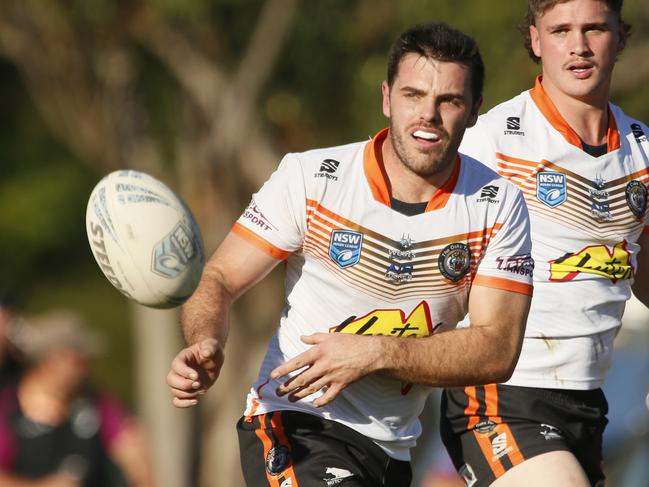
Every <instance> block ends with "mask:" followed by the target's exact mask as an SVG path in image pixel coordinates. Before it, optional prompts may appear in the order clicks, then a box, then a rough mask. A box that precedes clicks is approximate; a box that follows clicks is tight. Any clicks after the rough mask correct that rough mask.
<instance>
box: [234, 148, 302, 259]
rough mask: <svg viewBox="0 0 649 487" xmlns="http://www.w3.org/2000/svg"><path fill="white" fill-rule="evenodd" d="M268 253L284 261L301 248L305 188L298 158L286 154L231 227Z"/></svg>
mask: <svg viewBox="0 0 649 487" xmlns="http://www.w3.org/2000/svg"><path fill="white" fill-rule="evenodd" d="M232 232H233V233H236V234H237V235H239V236H240V237H242V238H244V239H246V240H247V241H248V242H250V243H252V244H253V245H255V246H256V247H258V248H259V249H261V250H263V251H264V252H266V253H267V254H269V255H270V256H272V257H274V258H276V259H278V260H284V259H286V258H288V256H289V255H291V254H292V253H293V252H295V251H296V250H299V249H300V248H301V247H302V242H303V240H304V235H305V232H306V188H305V184H304V177H303V171H302V166H301V163H300V160H299V159H298V157H297V156H296V155H295V154H287V155H286V156H285V157H284V158H283V159H282V161H281V162H280V164H279V167H278V168H277V170H276V171H275V172H274V173H273V174H272V175H271V177H270V178H269V179H268V181H266V182H265V183H264V185H263V186H262V187H261V189H260V190H259V191H258V192H257V193H255V194H254V195H253V197H252V200H251V201H250V204H249V205H248V207H247V208H246V209H245V211H244V212H243V213H242V215H241V216H240V217H239V219H238V220H237V222H236V223H235V224H234V226H233V227H232Z"/></svg>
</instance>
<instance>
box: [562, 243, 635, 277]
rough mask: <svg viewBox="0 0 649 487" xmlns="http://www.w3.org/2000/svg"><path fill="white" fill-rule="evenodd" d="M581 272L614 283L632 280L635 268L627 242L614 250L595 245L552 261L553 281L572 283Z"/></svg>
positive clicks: (618, 245)
mask: <svg viewBox="0 0 649 487" xmlns="http://www.w3.org/2000/svg"><path fill="white" fill-rule="evenodd" d="M581 272H586V273H588V274H597V275H600V276H604V277H608V278H609V279H610V280H611V281H613V282H616V281H618V280H619V279H631V277H633V266H632V265H631V253H630V252H629V251H628V249H627V242H626V240H624V241H622V242H620V243H618V244H616V245H615V247H613V249H612V250H611V249H609V247H607V246H606V245H593V246H589V247H585V248H584V249H582V250H580V251H579V252H576V253H574V254H566V255H564V256H563V257H560V258H559V259H556V260H551V261H550V280H551V281H571V280H573V279H574V278H575V277H576V276H577V275H579V273H581Z"/></svg>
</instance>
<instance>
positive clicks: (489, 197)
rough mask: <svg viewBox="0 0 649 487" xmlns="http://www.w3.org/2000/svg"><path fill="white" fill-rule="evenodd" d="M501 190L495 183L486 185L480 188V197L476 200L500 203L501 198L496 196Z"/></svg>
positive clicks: (478, 201)
mask: <svg viewBox="0 0 649 487" xmlns="http://www.w3.org/2000/svg"><path fill="white" fill-rule="evenodd" d="M499 190H500V188H499V187H498V186H495V185H493V184H490V185H488V186H484V187H483V188H482V189H481V190H480V197H479V198H478V199H477V200H476V202H477V203H484V202H485V201H486V202H487V203H498V202H499V201H500V200H497V199H496V197H497V196H498V191H499Z"/></svg>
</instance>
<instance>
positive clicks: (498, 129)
mask: <svg viewBox="0 0 649 487" xmlns="http://www.w3.org/2000/svg"><path fill="white" fill-rule="evenodd" d="M609 114H610V115H609V132H608V142H607V146H608V147H607V148H608V151H607V153H606V154H604V155H602V156H600V157H593V156H590V155H588V154H587V153H586V152H584V151H583V149H582V145H581V141H580V139H579V137H578V136H577V134H576V133H575V132H574V131H573V130H572V128H571V127H570V126H569V125H568V124H567V122H566V121H565V120H564V119H563V118H562V117H561V115H560V114H559V112H558V111H557V109H556V107H555V106H554V105H553V104H552V102H551V101H550V99H549V98H548V96H547V95H546V94H545V92H544V90H543V87H542V85H541V82H540V79H537V82H536V85H535V87H534V88H533V89H532V90H530V91H527V92H524V93H521V94H520V95H518V96H517V97H515V98H513V99H511V100H509V101H507V102H505V103H502V104H501V105H498V106H497V107H495V108H493V109H492V110H490V111H489V112H488V113H486V114H484V115H482V116H480V118H479V120H478V123H477V125H476V126H475V127H473V128H472V129H470V130H468V131H467V133H466V135H465V137H464V140H463V142H462V145H461V147H460V152H462V153H464V154H468V155H471V156H472V157H474V158H476V159H478V160H480V161H481V162H483V163H485V164H487V165H489V166H490V167H491V168H493V169H494V170H496V171H497V172H499V173H500V174H501V175H503V176H505V177H506V178H507V179H509V180H510V181H511V182H513V183H514V184H516V185H517V186H518V187H519V188H520V189H521V190H522V191H523V194H524V195H525V200H526V202H527V206H528V209H529V212H530V219H531V222H532V256H533V257H534V261H535V269H534V298H533V299H532V307H531V310H530V314H529V318H528V321H527V329H526V333H525V341H524V343H523V351H522V353H521V356H520V359H519V361H518V365H517V368H516V371H515V372H514V375H513V376H512V378H511V379H510V380H509V382H508V384H512V385H520V386H529V387H549V388H563V389H593V388H596V387H600V386H601V385H602V383H603V382H604V379H605V377H606V372H607V370H608V368H609V367H610V364H611V358H612V350H613V340H614V338H615V335H616V334H617V331H618V329H619V327H620V325H621V318H622V314H623V313H624V306H625V302H626V301H627V299H629V297H630V295H631V284H632V283H633V275H634V270H635V265H636V255H637V253H638V250H639V245H638V244H637V243H636V242H637V240H638V238H639V236H640V235H641V233H642V232H643V229H644V227H645V225H646V208H647V188H646V185H647V182H648V180H649V178H648V176H647V173H648V171H649V170H648V166H649V143H648V142H647V135H649V131H648V129H647V127H646V126H645V125H643V124H641V123H639V122H637V121H636V120H632V119H631V118H629V117H627V116H626V115H625V114H624V113H622V111H621V110H620V109H619V108H618V107H616V106H614V105H610V108H609Z"/></svg>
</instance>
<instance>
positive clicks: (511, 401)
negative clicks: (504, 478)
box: [440, 384, 608, 487]
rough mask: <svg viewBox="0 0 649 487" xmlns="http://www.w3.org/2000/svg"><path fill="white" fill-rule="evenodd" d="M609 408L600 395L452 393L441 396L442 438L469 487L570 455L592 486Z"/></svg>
mask: <svg viewBox="0 0 649 487" xmlns="http://www.w3.org/2000/svg"><path fill="white" fill-rule="evenodd" d="M607 413H608V403H607V402H606V398H605V397H604V393H603V392H602V390H601V389H595V390H591V391H577V390H561V389H538V388H533V387H516V386H506V385H501V384H498V385H496V384H489V385H486V386H475V387H465V388H461V387H457V388H449V389H446V390H445V391H444V394H443V395H442V417H441V428H440V429H441V434H442V440H443V442H444V445H445V446H446V449H447V450H448V452H449V455H450V456H451V459H452V460H453V463H454V465H455V468H456V469H457V470H458V472H459V473H460V475H461V476H462V477H463V478H464V480H465V481H466V483H467V485H470V486H472V487H482V486H487V485H490V484H491V483H492V482H493V481H494V480H496V479H497V478H498V477H500V476H501V475H503V474H504V473H505V472H506V471H507V470H509V469H510V468H512V467H513V466H515V465H518V464H519V463H521V462H523V461H525V460H526V459H528V458H531V457H534V456H536V455H540V454H541V453H547V452H551V451H557V450H567V451H570V452H572V453H573V454H574V455H575V457H576V458H577V460H578V461H579V463H580V464H581V466H582V467H583V469H584V471H585V472H586V475H587V476H588V479H589V480H590V483H591V484H592V485H596V484H597V483H598V482H601V481H602V480H603V479H604V478H605V477H604V473H603V471H602V435H603V433H604V428H605V427H606V423H607V422H608V420H607V419H606V414H607Z"/></svg>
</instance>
